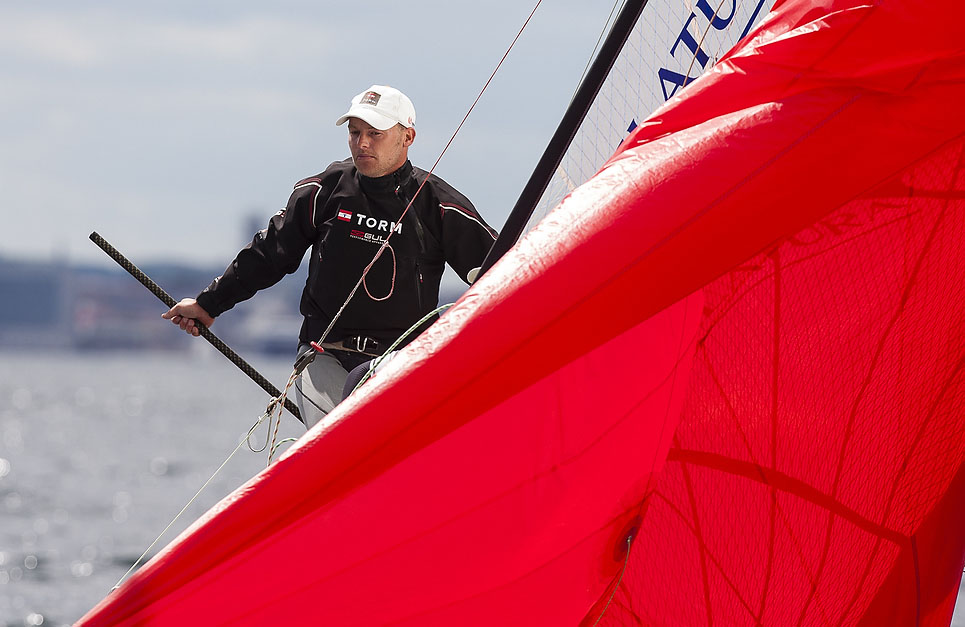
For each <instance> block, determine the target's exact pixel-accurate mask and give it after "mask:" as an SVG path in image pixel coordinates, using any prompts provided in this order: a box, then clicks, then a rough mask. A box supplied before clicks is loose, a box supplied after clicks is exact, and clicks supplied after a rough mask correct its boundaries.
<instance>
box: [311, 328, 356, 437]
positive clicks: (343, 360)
mask: <svg viewBox="0 0 965 627" xmlns="http://www.w3.org/2000/svg"><path fill="white" fill-rule="evenodd" d="M305 350H312V349H311V347H310V346H309V345H308V344H303V345H301V346H299V347H298V354H299V355H301V354H302V352H303V351H305ZM369 359H371V357H369V356H367V355H362V354H354V353H346V352H343V351H342V352H339V354H338V356H336V354H335V353H333V352H331V351H325V352H324V353H318V354H316V355H315V359H314V360H312V363H310V364H308V367H306V368H305V369H304V370H303V371H302V374H301V375H300V376H299V377H298V379H296V380H295V401H296V403H297V404H298V411H299V412H300V413H301V415H302V420H303V421H304V422H305V426H306V428H308V429H311V428H312V427H314V426H315V425H316V424H318V422H319V421H321V419H322V418H323V417H325V415H326V414H328V412H330V411H332V410H333V409H335V406H336V405H338V404H339V403H340V402H341V401H342V397H343V388H344V387H345V380H346V379H347V378H348V373H349V369H351V368H354V367H355V366H356V365H358V364H361V363H364V362H367V361H368V360H369Z"/></svg>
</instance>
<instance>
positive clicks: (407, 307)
mask: <svg viewBox="0 0 965 627" xmlns="http://www.w3.org/2000/svg"><path fill="white" fill-rule="evenodd" d="M345 122H348V144H349V149H350V150H351V154H352V157H351V159H346V160H345V161H339V162H335V163H333V164H331V165H330V166H329V167H328V168H327V169H326V170H325V171H324V172H322V173H321V174H318V175H317V176H313V177H310V178H307V179H304V180H302V181H300V182H299V183H297V184H296V185H295V190H294V192H293V193H292V195H291V198H290V199H289V201H288V205H287V206H286V207H285V209H283V210H282V211H280V212H279V213H277V214H276V215H275V216H273V217H272V218H271V220H270V222H269V224H268V228H266V229H264V230H262V231H259V232H258V233H256V234H255V237H254V239H253V240H252V242H251V243H250V244H249V245H248V246H246V247H245V248H244V249H243V250H242V251H241V252H240V253H238V256H237V257H236V258H235V260H234V261H233V262H232V263H231V265H230V266H228V268H227V269H226V270H225V272H224V274H223V275H221V276H220V277H218V278H216V279H215V280H214V281H212V283H211V284H210V285H209V286H208V287H207V288H205V289H204V291H202V292H201V294H199V295H198V297H197V299H193V298H186V299H184V300H182V301H181V302H179V303H178V304H177V305H175V306H174V307H172V308H171V309H170V310H169V311H167V312H165V313H164V314H162V317H163V318H166V319H168V320H171V321H172V322H173V323H174V324H177V325H179V326H180V327H181V328H182V329H183V330H185V331H186V332H188V333H190V334H192V335H198V333H199V332H198V329H197V328H196V327H195V322H194V321H195V320H197V321H199V322H201V323H203V324H205V325H206V326H211V324H213V323H214V318H215V317H216V316H218V315H220V314H221V313H223V312H225V311H227V310H228V309H230V308H231V307H233V306H234V305H235V304H236V303H239V302H241V301H243V300H246V299H248V298H251V297H252V296H254V294H255V293H256V292H257V291H258V290H260V289H264V288H266V287H269V286H271V285H274V284H275V283H277V282H278V281H279V280H280V279H281V278H282V277H283V276H284V275H285V274H290V273H292V272H295V270H297V269H298V267H299V265H300V263H301V261H302V258H303V256H304V254H305V251H306V250H308V249H309V248H311V249H312V251H311V258H310V261H309V276H308V281H307V282H306V285H305V289H304V291H303V293H302V298H301V306H300V310H301V313H302V315H303V316H304V322H303V324H302V328H301V331H300V333H299V355H304V354H305V352H306V351H312V350H316V352H317V349H314V348H312V346H311V343H312V342H318V341H319V340H321V342H322V343H321V346H320V347H321V348H323V349H324V351H323V352H317V354H315V356H314V359H313V360H312V362H311V363H310V364H309V365H308V367H307V368H306V369H305V370H304V371H303V372H302V375H301V377H300V379H299V380H298V381H297V382H296V385H295V388H296V390H297V394H296V397H297V400H298V404H299V409H300V411H301V415H302V419H303V421H304V422H305V424H306V426H307V427H311V426H313V425H314V424H315V423H317V422H318V421H319V420H321V418H322V417H323V416H324V415H325V414H327V413H328V412H329V411H331V410H332V408H334V406H335V405H336V404H337V403H338V402H339V401H340V400H341V398H342V388H343V385H344V384H345V380H346V377H347V376H348V371H349V370H351V369H353V368H354V367H356V366H358V365H360V364H361V363H364V362H366V361H369V360H370V359H372V358H373V357H375V356H378V355H380V354H382V353H383V352H385V350H386V349H387V348H388V347H389V345H390V344H392V343H393V342H394V341H395V340H396V339H398V338H399V337H400V336H401V335H402V334H403V333H404V332H405V331H406V330H407V329H408V328H409V327H411V326H412V325H413V324H415V323H416V322H418V321H419V320H420V319H421V318H423V317H424V316H425V315H426V314H428V313H429V312H431V311H433V310H434V309H435V308H436V307H437V306H438V300H439V283H440V280H441V278H442V272H443V269H444V268H445V264H446V263H449V265H450V266H452V268H453V269H454V270H455V271H456V273H457V274H458V275H459V276H460V277H461V278H462V279H463V280H464V281H466V282H467V283H471V282H472V281H473V280H474V279H475V275H476V273H477V272H478V270H479V266H480V265H481V264H482V262H483V259H484V258H485V256H486V253H487V252H488V251H489V248H490V247H491V246H492V244H493V241H494V240H495V235H496V234H495V232H494V231H493V230H492V229H491V228H490V227H489V226H488V225H487V224H486V223H485V221H483V219H482V218H481V217H480V216H479V214H478V213H477V212H476V210H475V209H474V208H473V206H472V204H471V203H470V202H469V200H468V199H466V197H464V196H463V195H462V194H460V193H459V192H458V191H456V190H455V189H454V188H452V187H451V186H450V185H449V184H448V183H446V182H445V181H443V180H442V179H440V178H439V177H437V176H435V175H429V174H428V173H427V172H425V171H423V170H420V169H417V168H414V167H412V164H411V163H410V162H409V159H408V152H409V146H411V145H412V142H413V141H414V140H415V136H416V132H415V108H414V107H413V106H412V102H411V101H410V100H409V99H408V98H407V97H406V96H405V95H404V94H403V93H402V92H400V91H399V90H397V89H393V88H392V87H387V86H383V85H373V86H372V87H371V88H369V89H368V90H366V91H364V92H362V93H361V94H359V95H357V96H356V97H355V98H353V99H352V104H351V107H350V108H349V110H348V112H346V113H345V115H343V116H341V117H340V118H338V120H336V122H335V123H336V125H341V124H344V123H345ZM423 182H425V184H424V185H423ZM420 186H421V189H420ZM410 203H411V206H410ZM407 206H408V207H409V209H408V211H405V209H406V207H407ZM403 212H405V213H404V216H403ZM387 240H388V244H387V245H385V249H384V251H383V252H382V254H381V255H380V256H378V258H377V259H375V257H376V254H377V253H378V251H379V250H380V249H381V248H382V247H383V244H385V243H386V241H387ZM373 259H375V261H374V263H373ZM370 265H371V267H370V268H368V266H370ZM366 268H368V270H367V272H366ZM363 273H365V278H364V280H362V283H361V285H360V287H359V289H358V290H357V292H356V293H355V295H354V296H353V297H352V298H351V299H350V300H348V299H349V295H350V293H351V292H352V290H353V288H355V287H356V285H357V284H358V281H359V279H360V277H362V276H363ZM346 301H347V303H346ZM343 306H344V310H343V311H342V313H341V314H340V315H339V314H338V312H339V311H340V310H342V308H343ZM333 319H334V325H333V326H332V328H331V331H330V332H329V333H328V335H327V336H326V337H324V338H323V337H322V335H323V334H324V333H325V331H326V329H328V328H329V326H330V325H331V324H332V322H333ZM433 321H434V320H433V319H430V320H429V322H427V323H426V325H425V326H428V324H431V323H432V322H433ZM421 330H423V329H422V328H420V329H419V331H421ZM415 335H418V331H417V332H416V333H414V334H413V335H412V336H411V337H409V338H406V340H408V339H412V338H414V337H415Z"/></svg>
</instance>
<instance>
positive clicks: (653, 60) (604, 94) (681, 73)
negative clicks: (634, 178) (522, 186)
mask: <svg viewBox="0 0 965 627" xmlns="http://www.w3.org/2000/svg"><path fill="white" fill-rule="evenodd" d="M773 5H774V0H650V1H649V2H648V3H647V5H646V6H645V7H644V9H643V13H642V14H641V16H640V19H639V20H638V21H637V23H636V25H635V26H634V28H633V31H632V32H631V33H630V36H629V38H628V39H627V43H626V45H625V46H624V48H623V51H622V53H621V54H620V56H619V57H618V58H617V60H616V61H615V62H614V64H613V68H612V70H611V72H610V74H609V76H608V77H607V79H606V81H605V82H604V83H603V85H602V87H601V89H600V92H599V94H598V95H597V97H596V99H595V100H594V102H593V104H592V105H591V107H590V110H589V112H588V113H587V116H586V119H585V120H584V122H583V124H582V125H581V126H580V128H579V130H578V131H577V133H576V135H575V137H574V139H573V142H572V144H571V145H570V148H569V150H567V152H566V154H565V155H564V157H563V160H562V162H561V163H560V165H559V167H558V168H557V169H556V173H555V175H554V176H553V179H552V180H551V181H550V184H549V185H548V186H547V188H546V191H545V192H544V193H543V196H542V198H541V200H540V202H539V204H538V205H537V207H536V210H535V211H534V212H533V214H532V216H531V217H530V220H529V222H528V223H527V225H526V231H528V230H529V229H531V228H532V227H533V226H534V225H535V224H536V223H537V222H539V221H540V220H541V219H542V218H543V216H545V215H546V213H548V212H549V211H550V210H551V209H552V208H553V207H555V206H556V205H557V204H559V202H560V201H561V200H562V199H563V197H564V196H566V194H568V193H570V192H571V191H572V190H573V189H575V188H576V187H577V186H578V185H581V184H582V183H584V182H586V181H587V180H588V179H589V178H590V177H591V176H593V175H594V174H595V173H596V172H597V171H598V170H599V169H600V167H601V166H602V165H603V164H604V163H605V162H606V160H607V159H609V158H610V156H611V155H612V154H613V152H614V150H616V148H617V146H619V145H620V143H621V142H622V141H623V139H624V138H625V137H626V136H627V133H628V132H629V131H630V130H632V129H633V128H634V127H635V126H636V125H637V124H638V123H640V122H641V121H642V120H643V119H645V118H646V117H647V116H648V115H650V113H651V112H653V111H654V110H655V109H657V107H659V106H660V105H662V104H663V103H664V102H666V101H667V100H669V99H670V98H672V97H673V96H674V95H676V94H677V93H679V91H680V89H681V87H682V86H683V85H685V84H688V83H690V82H692V81H693V80H695V79H696V78H698V77H699V76H700V75H701V74H703V73H704V72H706V71H707V70H709V69H710V68H711V67H712V66H713V65H714V63H716V62H717V60H718V59H719V58H720V57H721V56H722V55H723V54H724V53H726V52H727V51H728V50H730V49H731V48H732V47H733V46H734V44H736V43H737V42H738V41H740V39H741V38H742V37H744V35H746V34H747V33H748V32H749V31H750V30H751V28H753V26H754V25H756V24H757V23H758V22H759V21H760V20H761V18H762V17H763V16H764V15H766V14H767V13H768V12H769V11H770V9H771V7H772V6H773Z"/></svg>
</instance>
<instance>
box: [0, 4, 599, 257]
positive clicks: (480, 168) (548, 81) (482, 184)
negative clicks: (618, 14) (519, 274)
mask: <svg viewBox="0 0 965 627" xmlns="http://www.w3.org/2000/svg"><path fill="white" fill-rule="evenodd" d="M534 4H535V0H533V1H532V2H519V0H490V1H488V2H452V1H445V2H444V1H437V2H433V1H430V0H409V1H408V2H388V1H387V0H357V1H355V2H327V1H322V2H318V1H315V2H307V1H298V0H288V1H281V2H272V3H267V2H251V1H249V0H236V1H232V2H227V1H207V2H200V3H199V2H194V1H192V2H188V1H181V0H173V1H172V0H169V1H166V2H163V3H162V2H157V3H145V2H120V1H105V2H66V1H65V2H42V3H40V2H38V3H27V2H11V1H7V2H3V3H0V85H2V88H0V146H2V147H0V202H2V212H3V213H2V215H3V218H4V223H5V225H6V226H7V233H6V235H5V236H4V237H3V238H2V239H0V257H7V258H9V257H16V258H24V257H29V258H32V259H40V260H44V259H67V260H69V261H72V262H79V263H89V262H101V263H111V262H110V261H109V260H106V256H105V255H104V254H103V253H102V252H101V251H100V250H99V249H97V248H96V247H95V246H94V245H93V244H91V243H90V242H89V241H88V239H87V236H88V235H89V233H90V232H91V231H95V230H96V231H98V232H100V233H101V235H103V236H104V237H105V238H106V239H107V240H108V241H110V242H111V243H113V244H114V245H115V246H116V247H117V248H118V249H120V250H121V251H122V252H124V253H125V254H127V255H128V257H130V258H131V259H132V260H133V261H134V262H135V263H143V262H153V261H160V260H166V261H175V262H184V263H191V264H196V263H201V264H212V263H213V264H215V265H217V266H219V267H220V266H223V265H225V264H226V263H227V261H228V260H230V258H231V257H232V256H233V255H234V253H235V252H236V251H237V250H238V248H239V247H240V246H241V245H243V244H244V243H245V242H246V241H248V239H250V235H251V233H250V232H248V227H246V222H248V221H249V219H250V217H252V216H258V223H259V225H260V224H261V223H263V222H266V221H267V219H268V217H269V216H270V215H271V214H272V213H274V212H275V211H276V210H277V209H279V208H280V207H281V206H283V205H284V203H285V202H286V201H287V199H288V195H289V193H290V191H291V187H292V185H293V184H294V183H295V182H296V181H297V180H299V179H301V178H303V177H305V176H308V175H311V174H315V173H317V172H319V171H321V170H322V169H324V168H325V166H327V165H328V164H329V163H330V162H332V161H334V160H338V159H343V158H345V157H347V156H348V154H349V153H348V147H347V144H346V131H345V127H336V126H335V125H334V121H335V119H336V118H337V117H338V116H339V115H341V114H342V113H344V111H345V110H346V109H347V107H348V105H349V101H350V100H351V98H352V96H354V95H355V94H357V93H359V92H361V91H363V90H365V89H366V88H368V87H369V85H371V84H373V83H381V84H389V85H393V86H396V87H399V88H400V89H402V90H403V91H405V92H406V93H407V94H408V95H409V96H410V97H411V98H412V100H413V101H414V103H415V106H416V111H417V114H418V123H417V130H418V137H417V139H416V143H415V145H414V146H413V149H412V151H411V152H410V157H411V158H412V160H413V162H414V163H415V164H416V165H419V166H421V167H423V168H426V169H428V168H429V167H430V166H431V165H432V163H433V162H434V161H435V160H436V158H437V157H438V156H439V154H440V152H441V151H442V149H443V147H444V146H445V144H446V142H447V141H448V139H449V137H450V136H451V135H452V133H453V131H454V130H455V129H456V127H457V125H458V123H459V121H460V120H461V119H462V117H463V115H465V113H466V111H467V110H468V108H469V106H470V105H471V103H472V101H473V100H474V99H475V97H476V95H477V93H478V92H479V90H480V89H481V88H482V86H483V85H484V83H485V82H486V80H487V79H488V78H489V75H490V74H491V72H492V70H493V69H494V68H495V66H496V64H497V63H498V61H499V59H500V58H501V57H502V55H503V53H504V52H505V51H506V49H507V48H508V47H509V45H510V43H511V42H512V40H513V38H514V37H515V35H516V33H517V32H518V30H519V28H520V27H521V25H522V24H523V22H524V21H525V19H526V17H527V16H528V15H529V13H530V11H531V10H532V7H533V5H534ZM610 4H611V3H609V2H605V3H589V2H585V1H578V0H544V1H543V3H542V5H541V6H540V8H539V9H538V10H537V12H536V15H535V17H534V18H533V21H532V22H531V23H530V25H529V27H528V28H527V30H526V31H525V32H524V33H523V36H522V38H521V39H520V41H519V43H518V44H517V47H516V48H515V49H514V50H513V52H512V53H511V54H510V56H509V58H508V59H507V61H506V63H505V64H504V66H503V68H502V69H501V70H500V72H499V74H497V76H496V78H495V80H494V81H493V82H492V84H491V85H490V87H489V90H488V91H487V92H486V93H485V95H484V96H483V98H482V100H481V101H480V103H479V104H478V105H477V108H476V110H475V111H474V112H473V114H472V115H471V116H470V118H469V121H468V122H467V124H466V126H465V127H464V128H463V130H462V132H461V133H460V134H459V136H458V137H457V138H456V140H455V142H454V143H453V145H452V147H451V148H450V149H449V151H448V152H447V154H446V156H445V157H444V158H443V160H442V162H441V163H440V165H439V166H438V168H437V170H436V171H437V173H438V174H440V175H441V176H442V177H443V178H445V179H447V180H448V181H449V182H450V183H452V184H453V185H455V186H456V187H457V188H459V189H460V190H461V191H463V192H464V193H465V194H466V195H467V196H469V198H471V199H472V200H473V202H474V203H475V204H476V206H477V208H478V209H479V210H480V211H481V212H482V213H483V214H484V215H485V216H486V217H487V219H489V221H490V222H491V223H492V224H493V225H494V226H496V227H497V228H498V227H501V226H502V223H503V221H504V220H505V218H506V215H507V214H508V211H509V209H510V208H511V207H512V205H513V203H514V202H515V200H516V197H517V195H518V193H519V191H520V189H521V188H522V186H523V185H524V183H525V181H526V179H527V178H528V176H529V173H530V171H531V170H532V168H533V166H534V165H535V163H536V161H537V160H538V158H539V156H540V154H541V153H542V151H543V148H544V146H545V144H546V142H547V141H548V140H549V138H550V136H551V135H552V133H553V131H554V130H555V128H556V125H557V123H558V121H559V119H560V117H561V116H562V114H563V111H564V109H565V107H566V104H567V101H568V99H569V97H570V95H571V94H572V92H573V90H574V89H575V87H576V85H577V82H578V81H579V78H580V75H581V73H582V71H583V68H584V66H585V64H586V62H587V60H588V58H589V57H590V54H591V52H592V50H593V46H594V44H595V43H596V41H597V37H598V36H599V34H600V31H601V30H602V28H603V25H604V23H605V21H606V19H607V15H608V14H609V11H610V8H611V7H610Z"/></svg>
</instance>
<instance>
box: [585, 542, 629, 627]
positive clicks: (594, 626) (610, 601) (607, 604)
mask: <svg viewBox="0 0 965 627" xmlns="http://www.w3.org/2000/svg"><path fill="white" fill-rule="evenodd" d="M632 544H633V534H630V535H628V536H627V551H626V553H627V555H626V557H625V558H624V559H623V569H622V570H621V571H620V576H619V577H617V581H616V585H614V586H613V592H611V593H610V598H609V599H607V600H606V605H604V606H603V611H602V612H600V615H599V616H597V618H596V622H594V623H593V627H596V626H597V625H599V624H600V621H601V620H603V616H604V615H605V614H606V611H607V609H609V607H610V603H612V602H613V597H615V596H616V595H617V590H619V589H620V584H621V583H622V582H623V575H624V573H626V572H627V565H628V564H629V563H630V547H631V545H632Z"/></svg>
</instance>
